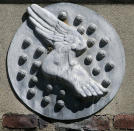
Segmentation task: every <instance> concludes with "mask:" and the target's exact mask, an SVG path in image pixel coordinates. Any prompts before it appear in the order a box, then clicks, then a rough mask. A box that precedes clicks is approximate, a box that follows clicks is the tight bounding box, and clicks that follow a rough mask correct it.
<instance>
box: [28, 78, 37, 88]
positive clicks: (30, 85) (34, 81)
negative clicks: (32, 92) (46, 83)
mask: <svg viewBox="0 0 134 131" xmlns="http://www.w3.org/2000/svg"><path fill="white" fill-rule="evenodd" d="M37 82H38V78H37V77H36V76H32V77H31V79H30V81H29V87H34V86H35V85H36V83H37Z"/></svg>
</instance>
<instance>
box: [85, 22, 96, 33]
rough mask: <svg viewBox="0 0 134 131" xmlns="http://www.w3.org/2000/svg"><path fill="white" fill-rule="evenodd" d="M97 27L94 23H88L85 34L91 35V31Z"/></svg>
mask: <svg viewBox="0 0 134 131" xmlns="http://www.w3.org/2000/svg"><path fill="white" fill-rule="evenodd" d="M96 29H97V26H96V25H95V24H93V23H92V24H90V25H89V26H88V28H87V35H91V34H92V33H94V32H95V31H96Z"/></svg>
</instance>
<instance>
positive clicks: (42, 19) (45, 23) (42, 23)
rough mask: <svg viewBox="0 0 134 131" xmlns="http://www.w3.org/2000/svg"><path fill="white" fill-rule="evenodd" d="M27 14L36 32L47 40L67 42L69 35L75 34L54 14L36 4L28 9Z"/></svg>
mask: <svg viewBox="0 0 134 131" xmlns="http://www.w3.org/2000/svg"><path fill="white" fill-rule="evenodd" d="M27 12H28V14H29V20H30V21H31V22H32V24H33V25H34V26H35V30H36V31H37V32H38V34H40V35H42V36H43V37H45V38H46V39H47V40H50V41H54V42H64V41H66V40H67V37H68V34H70V32H73V30H72V28H71V27H70V26H68V25H66V24H65V23H63V22H62V21H60V20H58V19H57V18H56V17H55V16H54V15H53V14H52V13H50V12H49V11H47V10H46V9H44V8H41V7H40V6H38V5H36V4H33V5H31V6H30V7H28V9H27Z"/></svg>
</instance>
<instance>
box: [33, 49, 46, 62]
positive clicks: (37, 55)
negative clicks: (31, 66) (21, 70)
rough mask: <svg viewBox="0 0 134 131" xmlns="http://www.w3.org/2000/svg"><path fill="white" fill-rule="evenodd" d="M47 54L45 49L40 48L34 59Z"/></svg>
mask: <svg viewBox="0 0 134 131" xmlns="http://www.w3.org/2000/svg"><path fill="white" fill-rule="evenodd" d="M44 52H45V48H44V47H42V46H41V47H38V48H37V49H36V51H35V53H34V58H35V59H37V58H39V57H40V56H41V55H42V54H43V53H44Z"/></svg>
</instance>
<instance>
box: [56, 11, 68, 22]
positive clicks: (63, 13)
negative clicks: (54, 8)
mask: <svg viewBox="0 0 134 131" xmlns="http://www.w3.org/2000/svg"><path fill="white" fill-rule="evenodd" d="M58 18H59V19H60V20H62V21H65V20H66V19H67V12H65V11H61V12H60V13H59V15H58Z"/></svg>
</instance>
